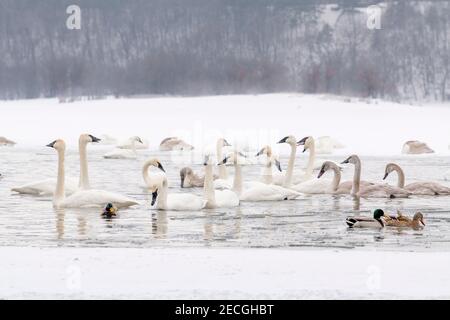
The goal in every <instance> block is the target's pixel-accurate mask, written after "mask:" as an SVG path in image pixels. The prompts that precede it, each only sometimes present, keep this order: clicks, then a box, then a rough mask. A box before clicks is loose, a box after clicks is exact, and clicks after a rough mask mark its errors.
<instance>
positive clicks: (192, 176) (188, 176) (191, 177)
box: [180, 167, 219, 188]
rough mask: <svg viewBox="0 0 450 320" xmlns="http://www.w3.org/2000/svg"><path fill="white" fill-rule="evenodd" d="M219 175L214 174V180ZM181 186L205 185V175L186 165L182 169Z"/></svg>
mask: <svg viewBox="0 0 450 320" xmlns="http://www.w3.org/2000/svg"><path fill="white" fill-rule="evenodd" d="M218 177H219V176H218V175H215V174H214V175H213V180H215V179H217V178H218ZM180 182H181V188H192V187H203V186H204V182H205V177H204V176H200V175H198V174H196V173H195V172H194V171H193V170H192V169H191V168H189V167H184V168H183V169H181V170H180Z"/></svg>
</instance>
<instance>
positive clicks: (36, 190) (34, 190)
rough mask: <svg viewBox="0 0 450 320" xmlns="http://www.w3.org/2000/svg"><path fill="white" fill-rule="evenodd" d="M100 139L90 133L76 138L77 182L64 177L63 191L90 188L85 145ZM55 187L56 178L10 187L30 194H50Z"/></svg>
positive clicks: (70, 192)
mask: <svg viewBox="0 0 450 320" xmlns="http://www.w3.org/2000/svg"><path fill="white" fill-rule="evenodd" d="M100 141H101V140H100V139H99V138H96V137H94V136H93V135H90V134H82V135H80V138H79V139H78V153H79V155H80V177H79V180H78V181H79V182H77V181H76V179H74V178H66V182H65V192H66V194H67V195H70V194H72V193H74V192H76V191H77V190H78V189H82V190H86V189H89V188H90V185H89V176H88V173H87V145H88V144H89V143H98V142H100ZM55 188H56V179H53V178H50V179H44V180H41V181H36V182H32V183H27V184H24V185H22V186H20V187H15V188H12V189H11V191H13V192H17V193H20V194H31V195H52V194H53V192H54V191H55Z"/></svg>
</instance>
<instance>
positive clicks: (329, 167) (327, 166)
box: [317, 161, 342, 179]
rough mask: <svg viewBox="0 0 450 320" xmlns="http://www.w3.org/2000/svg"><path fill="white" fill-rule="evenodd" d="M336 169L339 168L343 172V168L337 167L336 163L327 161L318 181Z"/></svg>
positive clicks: (321, 169) (323, 165)
mask: <svg viewBox="0 0 450 320" xmlns="http://www.w3.org/2000/svg"><path fill="white" fill-rule="evenodd" d="M334 168H338V169H339V170H342V168H341V167H339V166H338V165H336V164H335V163H334V162H332V161H325V162H324V163H323V164H322V167H321V168H320V171H319V175H318V176H317V179H320V177H322V176H323V175H324V173H325V172H327V171H328V170H332V169H334Z"/></svg>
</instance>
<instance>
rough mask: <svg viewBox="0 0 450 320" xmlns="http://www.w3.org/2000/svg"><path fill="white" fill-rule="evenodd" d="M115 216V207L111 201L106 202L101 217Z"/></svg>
mask: <svg viewBox="0 0 450 320" xmlns="http://www.w3.org/2000/svg"><path fill="white" fill-rule="evenodd" d="M116 216H117V208H116V207H115V206H114V205H113V204H112V203H108V204H107V205H106V207H105V209H103V212H102V217H105V218H113V217H116Z"/></svg>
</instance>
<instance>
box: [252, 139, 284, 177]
mask: <svg viewBox="0 0 450 320" xmlns="http://www.w3.org/2000/svg"><path fill="white" fill-rule="evenodd" d="M261 155H266V157H267V161H266V163H265V164H264V168H263V172H262V175H261V182H262V183H266V184H273V180H274V178H273V171H272V166H273V165H275V167H276V168H277V169H278V171H279V172H282V171H283V170H282V169H281V163H280V161H279V160H278V159H277V158H276V157H275V156H274V155H273V154H272V148H271V147H270V146H265V147H264V148H262V149H261V150H260V151H259V152H258V153H257V154H256V157H259V156H261Z"/></svg>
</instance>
